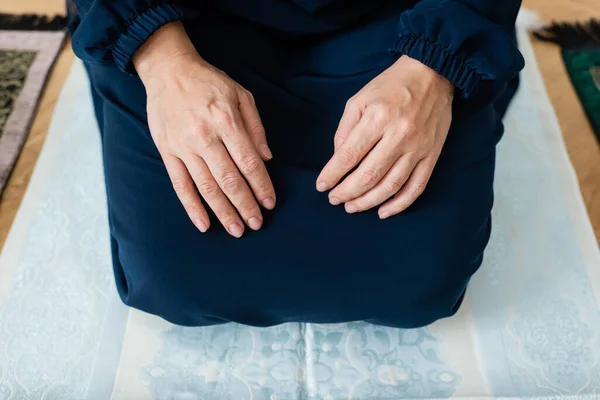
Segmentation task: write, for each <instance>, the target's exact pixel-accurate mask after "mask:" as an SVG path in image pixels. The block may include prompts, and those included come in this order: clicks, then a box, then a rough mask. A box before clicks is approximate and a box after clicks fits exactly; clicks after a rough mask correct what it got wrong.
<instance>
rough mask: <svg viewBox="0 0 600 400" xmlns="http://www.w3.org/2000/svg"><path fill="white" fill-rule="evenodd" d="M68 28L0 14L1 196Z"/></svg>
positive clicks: (59, 21) (52, 20) (49, 20)
mask: <svg viewBox="0 0 600 400" xmlns="http://www.w3.org/2000/svg"><path fill="white" fill-rule="evenodd" d="M0 2H1V1H0ZM65 25H66V19H65V18H64V17H61V16H57V17H47V16H43V15H31V14H29V15H11V14H3V13H0V195H2V190H3V188H4V187H5V186H6V183H7V181H8V177H9V175H10V173H11V171H12V169H13V166H14V164H15V162H16V160H17V158H18V157H19V153H20V152H21V149H22V148H23V145H24V143H25V140H26V138H27V134H28V133H29V127H30V125H31V122H32V121H33V118H34V116H35V110H36V108H37V105H38V103H39V100H40V97H41V94H42V90H43V88H44V84H45V83H46V78H47V76H48V73H49V72H50V69H51V68H52V65H53V64H54V60H55V59H56V57H57V55H58V53H59V51H60V49H61V47H62V43H63V42H64V39H65V35H66V31H65Z"/></svg>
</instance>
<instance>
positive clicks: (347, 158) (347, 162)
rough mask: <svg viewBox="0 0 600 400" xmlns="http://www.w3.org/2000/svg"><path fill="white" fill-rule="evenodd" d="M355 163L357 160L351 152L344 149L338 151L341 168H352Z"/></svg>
mask: <svg viewBox="0 0 600 400" xmlns="http://www.w3.org/2000/svg"><path fill="white" fill-rule="evenodd" d="M357 161H358V158H357V156H356V154H355V153H354V152H353V151H352V150H348V149H344V150H342V151H340V163H341V164H342V166H343V167H347V168H350V167H353V166H354V165H355V164H356V163H357Z"/></svg>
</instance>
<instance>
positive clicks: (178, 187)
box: [171, 178, 190, 195]
mask: <svg viewBox="0 0 600 400" xmlns="http://www.w3.org/2000/svg"><path fill="white" fill-rule="evenodd" d="M171 183H172V185H173V190H175V193H176V194H177V195H185V194H187V193H188V192H189V189H190V187H189V184H188V183H187V182H186V181H185V180H184V179H181V178H174V179H173V181H172V182H171Z"/></svg>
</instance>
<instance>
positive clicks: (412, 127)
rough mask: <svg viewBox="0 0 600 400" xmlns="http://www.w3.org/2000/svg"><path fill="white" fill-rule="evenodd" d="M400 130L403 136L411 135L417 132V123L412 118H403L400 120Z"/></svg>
mask: <svg viewBox="0 0 600 400" xmlns="http://www.w3.org/2000/svg"><path fill="white" fill-rule="evenodd" d="M400 131H401V132H402V134H403V135H405V136H409V135H413V134H415V133H417V124H416V123H415V121H414V120H413V119H410V118H405V119H403V120H402V121H401V122H400Z"/></svg>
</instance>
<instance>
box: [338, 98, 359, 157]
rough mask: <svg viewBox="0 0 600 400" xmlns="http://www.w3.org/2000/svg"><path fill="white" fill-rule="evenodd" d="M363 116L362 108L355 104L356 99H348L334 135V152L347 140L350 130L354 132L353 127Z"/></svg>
mask: <svg viewBox="0 0 600 400" xmlns="http://www.w3.org/2000/svg"><path fill="white" fill-rule="evenodd" d="M361 116H362V113H361V112H360V109H359V108H358V107H356V106H355V103H354V101H353V100H352V99H350V100H348V102H347V103H346V108H345V109H344V114H343V115H342V118H341V119H340V123H339V125H338V128H337V131H336V132H335V136H334V137H333V150H334V152H335V151H337V150H338V149H339V147H340V146H341V145H342V143H344V142H345V141H346V139H347V138H348V136H349V135H350V132H352V129H354V127H355V126H356V124H358V122H359V121H360V117H361Z"/></svg>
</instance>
